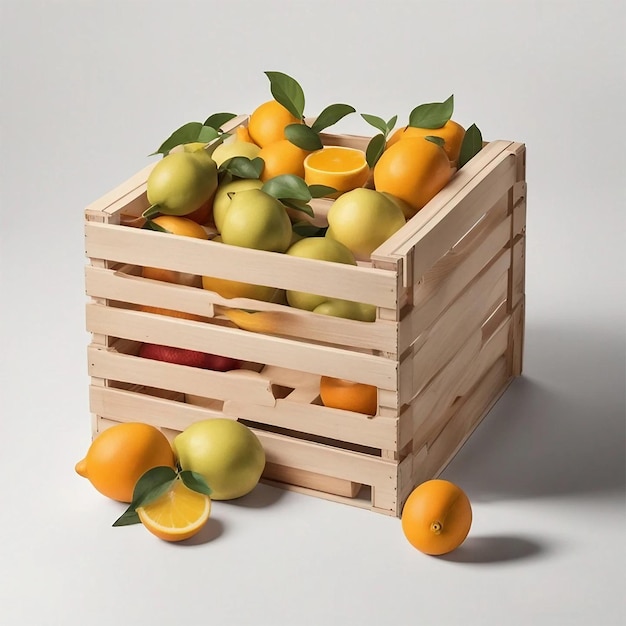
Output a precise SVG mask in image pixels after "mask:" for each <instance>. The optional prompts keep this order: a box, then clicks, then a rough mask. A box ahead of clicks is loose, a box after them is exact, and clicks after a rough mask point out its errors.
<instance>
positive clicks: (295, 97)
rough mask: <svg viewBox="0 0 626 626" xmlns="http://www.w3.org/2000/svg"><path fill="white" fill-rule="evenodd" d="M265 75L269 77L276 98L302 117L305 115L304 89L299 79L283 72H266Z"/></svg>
mask: <svg viewBox="0 0 626 626" xmlns="http://www.w3.org/2000/svg"><path fill="white" fill-rule="evenodd" d="M265 75H266V76H267V77H268V78H269V81H270V91H271V92H272V95H273V96H274V100H276V102H278V103H279V104H282V105H283V106H284V107H285V108H286V109H287V110H288V111H289V112H290V113H291V114H292V115H293V116H295V117H297V118H298V119H301V118H302V116H303V115H304V91H303V90H302V87H301V86H300V84H299V83H298V81H297V80H295V79H294V78H292V77H291V76H287V74H283V73H282V72H265Z"/></svg>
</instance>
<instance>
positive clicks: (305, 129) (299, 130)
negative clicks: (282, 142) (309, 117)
mask: <svg viewBox="0 0 626 626" xmlns="http://www.w3.org/2000/svg"><path fill="white" fill-rule="evenodd" d="M285 137H286V138H287V139H289V141H291V143H292V144H294V145H295V146H298V148H302V149H303V150H308V151H309V152H312V151H313V150H321V149H322V148H323V145H322V140H321V139H320V137H319V135H318V134H317V132H315V131H314V130H313V128H311V127H309V126H307V125H306V124H288V125H287V126H285Z"/></svg>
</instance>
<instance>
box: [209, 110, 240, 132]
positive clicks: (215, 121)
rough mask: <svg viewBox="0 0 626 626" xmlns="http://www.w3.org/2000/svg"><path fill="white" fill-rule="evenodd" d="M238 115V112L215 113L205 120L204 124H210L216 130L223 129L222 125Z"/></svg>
mask: <svg viewBox="0 0 626 626" xmlns="http://www.w3.org/2000/svg"><path fill="white" fill-rule="evenodd" d="M235 117H237V114H236V113H213V115H209V117H207V118H206V120H204V126H210V127H211V128H215V130H221V128H222V125H224V124H226V122H230V120H232V119H234V118H235Z"/></svg>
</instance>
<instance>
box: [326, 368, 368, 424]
mask: <svg viewBox="0 0 626 626" xmlns="http://www.w3.org/2000/svg"><path fill="white" fill-rule="evenodd" d="M320 398H321V399H322V403H323V404H324V406H327V407H331V408H334V409H344V410H345V411H354V412H356V413H364V414H365V415H376V412H377V410H378V390H377V388H376V387H374V386H372V385H365V384H364V383H355V382H352V381H350V380H345V379H343V378H332V377H330V376H322V378H321V380H320Z"/></svg>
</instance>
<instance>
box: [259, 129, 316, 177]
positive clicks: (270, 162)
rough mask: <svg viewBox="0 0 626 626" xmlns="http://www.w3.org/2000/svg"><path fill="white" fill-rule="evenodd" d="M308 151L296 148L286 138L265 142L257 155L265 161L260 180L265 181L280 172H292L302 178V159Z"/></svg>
mask: <svg viewBox="0 0 626 626" xmlns="http://www.w3.org/2000/svg"><path fill="white" fill-rule="evenodd" d="M308 154H309V153H308V152H307V151H306V150H303V149H302V148H298V146H296V145H295V144H293V143H291V141H289V140H288V139H280V140H279V141H274V142H273V143H270V144H267V145H266V146H265V147H263V148H261V150H260V151H259V155H258V156H259V157H260V158H261V159H263V162H264V163H265V165H264V167H263V171H262V172H261V180H262V181H264V182H265V181H266V180H269V179H270V178H274V176H279V175H280V174H294V175H295V176H300V178H304V159H305V158H306V157H307V155H308Z"/></svg>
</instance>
